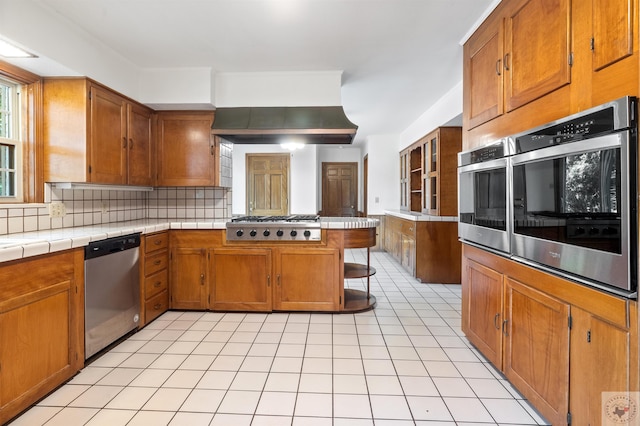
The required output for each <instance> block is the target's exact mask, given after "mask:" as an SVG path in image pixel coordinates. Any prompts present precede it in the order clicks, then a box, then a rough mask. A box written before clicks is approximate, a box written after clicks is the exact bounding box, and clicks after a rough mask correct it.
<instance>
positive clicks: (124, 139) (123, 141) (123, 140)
mask: <svg viewBox="0 0 640 426" xmlns="http://www.w3.org/2000/svg"><path fill="white" fill-rule="evenodd" d="M122 147H123V148H124V149H127V138H122Z"/></svg>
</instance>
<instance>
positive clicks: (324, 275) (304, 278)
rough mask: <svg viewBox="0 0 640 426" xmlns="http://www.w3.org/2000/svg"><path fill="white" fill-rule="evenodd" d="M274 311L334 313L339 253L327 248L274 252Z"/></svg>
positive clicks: (337, 301)
mask: <svg viewBox="0 0 640 426" xmlns="http://www.w3.org/2000/svg"><path fill="white" fill-rule="evenodd" d="M275 259H276V260H275V267H274V273H275V279H276V282H275V290H274V304H273V305H274V306H273V308H274V309H275V310H283V311H329V312H334V311H338V310H339V308H340V305H341V303H342V299H343V298H342V295H341V294H340V291H339V280H340V259H339V250H338V249H331V248H317V249H316V248H307V249H304V250H297V249H295V248H288V249H285V248H282V249H276V255H275Z"/></svg>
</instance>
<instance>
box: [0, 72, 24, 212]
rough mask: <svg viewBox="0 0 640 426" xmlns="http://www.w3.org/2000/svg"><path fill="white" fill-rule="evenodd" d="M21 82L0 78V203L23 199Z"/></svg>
mask: <svg viewBox="0 0 640 426" xmlns="http://www.w3.org/2000/svg"><path fill="white" fill-rule="evenodd" d="M21 183H22V152H21V132H20V85H19V84H16V83H14V82H12V81H9V80H5V79H2V78H0V203H3V202H5V203H7V202H20V201H22V188H21Z"/></svg>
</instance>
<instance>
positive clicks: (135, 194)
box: [0, 185, 231, 235]
mask: <svg viewBox="0 0 640 426" xmlns="http://www.w3.org/2000/svg"><path fill="white" fill-rule="evenodd" d="M45 199H46V200H47V201H50V202H62V203H63V204H64V207H65V210H66V214H65V215H64V217H59V218H52V217H50V215H49V204H50V203H49V202H47V203H43V204H12V205H10V206H6V207H3V205H2V204H0V235H5V234H15V233H19V232H31V231H43V230H49V229H59V228H73V227H77V226H90V225H100V224H104V223H114V222H124V221H130V220H138V219H176V220H177V219H194V220H196V219H197V220H206V219H211V220H215V219H226V218H228V217H231V189H229V188H209V187H188V188H187V187H176V188H156V189H154V190H153V191H151V192H144V191H121V190H105V189H59V188H53V187H51V186H50V185H47V187H46V190H45Z"/></svg>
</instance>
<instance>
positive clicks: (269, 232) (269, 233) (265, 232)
mask: <svg viewBox="0 0 640 426" xmlns="http://www.w3.org/2000/svg"><path fill="white" fill-rule="evenodd" d="M262 235H264V236H265V237H268V236H269V235H271V231H269V230H268V229H265V230H264V232H263V233H262Z"/></svg>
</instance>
